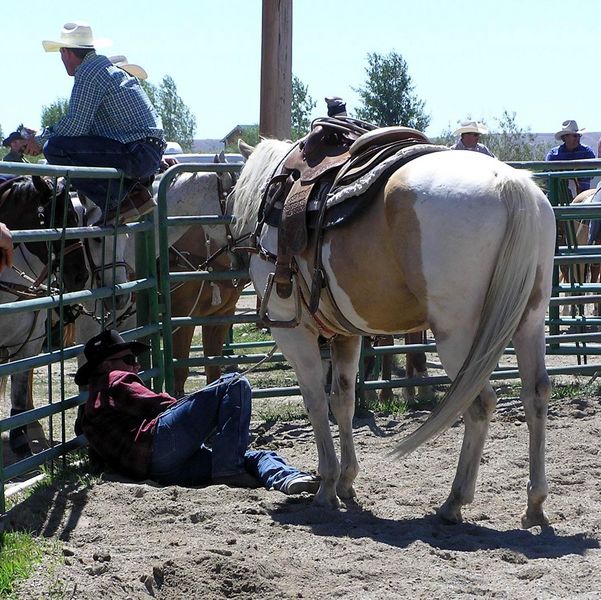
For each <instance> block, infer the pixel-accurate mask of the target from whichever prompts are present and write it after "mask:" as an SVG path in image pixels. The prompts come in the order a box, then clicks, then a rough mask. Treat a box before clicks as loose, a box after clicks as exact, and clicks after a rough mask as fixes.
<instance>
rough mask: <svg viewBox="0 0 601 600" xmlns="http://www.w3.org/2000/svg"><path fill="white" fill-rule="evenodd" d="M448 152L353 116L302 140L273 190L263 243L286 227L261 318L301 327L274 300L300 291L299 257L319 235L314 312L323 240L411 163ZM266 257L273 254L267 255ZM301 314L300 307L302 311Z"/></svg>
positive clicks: (326, 123)
mask: <svg viewBox="0 0 601 600" xmlns="http://www.w3.org/2000/svg"><path fill="white" fill-rule="evenodd" d="M441 150H447V148H445V147H444V146H435V145H432V144H430V143H429V140H428V138H427V137H426V136H425V135H424V134H423V133H421V132H420V131H418V130H416V129H411V128H409V127H381V128H377V127H376V126H375V125H372V124H370V123H366V122H364V121H360V120H358V119H352V118H350V117H342V118H341V117H336V118H322V119H316V120H315V121H313V123H312V127H311V131H310V133H309V134H308V135H307V136H306V137H304V138H303V139H301V140H300V141H299V142H298V143H296V144H295V145H294V146H293V147H292V149H291V150H290V152H289V153H288V154H287V155H286V157H285V158H284V160H283V161H282V162H281V163H280V166H279V167H278V169H277V171H276V173H275V174H274V175H273V176H272V178H271V180H270V181H269V183H268V184H267V187H266V188H265V191H264V194H263V198H262V208H261V211H260V214H259V221H258V224H257V230H256V231H255V240H256V241H257V245H258V244H259V239H260V233H261V230H262V228H263V227H264V226H265V225H270V226H273V227H277V228H278V248H277V256H276V257H275V272H274V274H273V276H272V277H270V280H269V281H268V284H267V288H266V291H265V294H264V297H263V300H262V306H261V310H260V313H261V317H262V318H263V320H264V321H265V322H266V323H267V324H269V325H271V326H274V327H295V326H296V325H297V324H298V316H297V318H296V319H293V320H291V321H271V320H270V319H268V318H267V317H266V315H267V303H268V300H269V296H270V294H271V291H272V287H273V285H274V284H275V288H276V293H277V294H278V296H279V297H280V298H288V297H290V295H291V293H292V289H293V285H292V275H293V272H294V271H295V269H294V257H295V256H298V255H300V254H302V253H303V252H304V251H305V250H306V249H307V246H308V243H309V232H313V233H314V235H313V247H312V252H313V255H314V261H313V265H314V266H313V275H312V281H311V285H310V293H309V296H310V298H308V299H306V301H305V303H306V304H307V306H308V308H309V311H310V313H311V314H315V312H316V311H317V308H318V306H319V298H320V295H321V290H322V289H323V288H324V287H325V285H326V281H325V277H324V275H323V269H322V267H321V239H322V237H323V234H324V232H325V231H327V230H328V229H331V228H333V227H336V226H339V225H341V224H343V223H348V222H349V220H350V219H352V218H354V217H355V216H357V215H358V214H359V212H360V211H361V209H363V208H364V207H366V206H368V205H369V203H370V202H371V201H372V200H373V199H374V197H375V196H376V195H377V193H378V191H379V190H380V188H381V186H382V185H383V183H384V182H385V181H386V180H387V178H388V176H389V175H390V174H391V173H392V172H393V171H395V170H397V169H398V168H400V167H401V166H402V165H403V164H405V163H407V162H409V161H410V160H412V159H414V158H417V157H418V156H422V155H424V154H429V153H431V152H437V151H441ZM262 250H263V254H264V255H268V256H271V257H272V259H273V258H274V257H273V255H271V254H270V253H269V252H267V251H264V249H262ZM297 311H300V306H297Z"/></svg>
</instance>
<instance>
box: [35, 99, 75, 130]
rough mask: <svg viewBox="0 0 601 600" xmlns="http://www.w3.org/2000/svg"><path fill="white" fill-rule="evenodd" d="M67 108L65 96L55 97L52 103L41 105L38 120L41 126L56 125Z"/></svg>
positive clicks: (67, 102) (67, 101)
mask: <svg viewBox="0 0 601 600" xmlns="http://www.w3.org/2000/svg"><path fill="white" fill-rule="evenodd" d="M68 110H69V100H68V99H67V98H57V99H56V100H55V101H54V102H53V103H52V104H49V105H48V106H43V107H42V116H41V119H40V122H41V123H42V127H52V125H56V124H57V123H58V122H59V121H60V120H61V119H62V118H63V117H64V116H65V115H66V114H67V111H68Z"/></svg>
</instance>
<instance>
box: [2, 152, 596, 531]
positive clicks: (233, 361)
mask: <svg viewBox="0 0 601 600" xmlns="http://www.w3.org/2000/svg"><path fill="white" fill-rule="evenodd" d="M585 162H586V163H587V164H586V165H583V164H582V163H585ZM4 165H7V166H6V167H5V166H4ZM4 165H3V166H2V171H3V172H4V171H6V172H8V171H9V170H10V172H13V173H15V174H25V173H27V174H40V175H46V176H50V177H53V178H57V177H65V178H66V179H67V182H69V181H70V179H72V178H73V177H74V176H77V177H107V178H112V179H118V178H120V177H121V174H120V173H119V172H118V171H116V170H114V169H83V168H76V167H72V168H65V167H53V166H43V167H42V166H35V165H13V164H9V163H5V164H4ZM514 166H516V167H517V168H529V169H531V170H533V171H535V172H536V173H535V175H534V177H535V178H536V180H537V181H538V182H540V183H541V185H542V186H543V187H545V188H546V189H547V190H548V194H549V197H550V200H551V203H552V204H553V206H554V207H555V211H556V217H557V220H558V222H564V223H566V225H567V228H568V232H569V234H568V235H567V236H566V243H565V244H562V245H558V247H557V251H556V257H555V264H556V267H557V268H556V270H555V271H556V274H555V279H554V285H553V299H552V301H551V303H550V308H549V319H548V326H549V335H548V336H547V339H546V343H547V352H548V353H549V354H555V355H563V356H566V357H568V356H575V357H576V359H575V360H576V361H577V364H568V360H566V362H565V364H563V365H561V366H560V367H554V368H552V369H549V372H550V373H551V374H552V375H558V374H564V375H572V374H573V375H587V376H588V375H590V376H595V375H596V374H597V373H598V371H599V370H600V369H601V363H600V362H597V361H595V362H594V364H591V363H590V362H589V358H590V359H593V358H594V357H595V356H597V355H599V354H601V333H598V332H596V331H595V330H594V329H595V328H596V327H597V326H598V325H601V318H597V317H595V316H589V315H588V314H586V311H585V310H584V307H585V305H587V304H590V303H591V302H598V301H599V300H600V299H601V284H591V283H585V282H578V281H577V279H576V277H575V269H574V268H572V267H574V266H575V265H576V264H578V263H580V262H583V261H586V262H591V261H595V260H598V261H599V262H600V263H601V251H599V249H598V248H597V247H596V246H579V245H578V243H577V240H576V237H575V235H573V233H574V232H573V231H571V233H570V229H573V228H574V220H576V219H582V218H584V219H589V218H595V217H598V218H601V204H600V205H599V208H596V207H594V206H592V207H591V206H587V207H586V208H584V207H569V206H567V205H568V204H569V196H568V188H567V184H566V180H567V179H570V178H573V177H574V176H576V175H577V176H587V177H588V176H591V177H598V176H601V161H571V162H569V163H515V164H514ZM239 169H240V166H238V165H227V164H226V165H215V164H214V165H192V164H186V165H183V164H182V165H176V166H175V167H172V168H171V169H169V170H168V171H167V172H166V173H165V174H164V175H163V177H162V179H161V182H160V184H159V190H158V210H157V214H156V222H155V219H154V218H153V217H154V216H150V217H146V218H145V219H144V220H143V221H142V222H140V223H136V224H130V225H127V226H120V227H118V228H103V227H76V228H63V227H61V228H57V229H49V230H43V231H18V232H14V237H15V240H19V241H34V240H40V239H45V240H54V239H78V238H79V239H86V238H92V237H103V238H106V239H107V243H113V244H115V243H116V236H118V235H123V234H125V233H127V234H131V235H134V236H135V240H136V244H135V257H136V264H135V270H136V276H135V279H133V280H132V281H128V282H127V283H123V284H119V285H114V286H102V287H98V288H94V289H86V290H82V291H80V292H68V293H64V294H61V295H60V296H45V297H42V298H39V299H35V300H31V301H20V302H8V303H6V304H1V305H0V315H2V314H4V313H13V312H14V313H15V314H18V313H22V312H24V311H32V310H40V311H45V312H46V313H48V312H49V311H52V310H54V309H55V308H57V307H61V306H72V305H75V304H79V303H82V302H86V301H91V300H94V301H102V300H108V301H110V302H112V306H113V308H114V307H115V306H116V299H117V297H118V296H120V295H123V294H129V293H132V292H135V293H136V303H137V326H136V327H135V328H132V329H131V330H128V331H126V332H124V333H123V335H124V337H125V339H127V340H131V339H140V338H146V339H147V341H149V342H150V344H151V347H152V353H151V357H150V360H149V361H148V362H147V363H146V364H144V371H143V372H142V377H143V378H144V379H145V380H148V381H150V382H151V385H152V386H153V388H154V389H157V390H160V389H165V390H166V391H168V392H171V393H173V387H174V368H175V367H176V366H188V367H198V366H200V367H206V366H208V365H220V366H233V365H245V366H246V365H249V366H252V365H254V364H256V363H257V362H258V361H259V360H266V362H267V363H272V364H275V363H285V359H284V357H283V355H282V354H281V353H280V352H275V353H274V354H273V355H272V356H270V357H269V358H267V352H268V350H270V349H272V348H273V341H272V340H264V341H255V342H238V343H235V342H234V341H233V340H230V341H229V342H228V343H227V345H226V348H225V354H224V356H209V357H201V356H197V355H198V354H199V353H200V352H202V350H203V348H202V346H193V347H192V348H191V356H190V358H189V359H185V360H184V359H181V358H180V359H176V358H174V356H173V338H172V335H173V330H174V328H176V327H180V326H195V327H196V326H200V325H205V324H218V323H224V322H226V323H228V324H230V325H231V326H232V328H235V327H237V326H239V325H243V324H249V323H251V324H252V323H256V322H257V321H258V315H257V313H256V311H255V310H251V311H249V312H247V313H246V314H240V313H237V314H236V315H234V316H233V317H230V318H229V319H226V318H224V317H182V316H175V317H172V314H171V299H170V294H169V289H170V284H172V283H176V282H183V281H189V280H192V279H194V280H199V281H219V280H223V279H239V278H242V277H244V276H246V275H247V273H246V272H243V271H227V272H218V271H196V272H170V271H169V260H168V227H171V226H176V225H180V226H181V225H192V226H193V224H199V225H202V224H205V225H207V224H208V225H217V224H224V223H231V222H233V220H232V218H231V217H223V216H220V215H215V216H212V217H173V216H171V217H169V216H168V215H167V190H168V187H169V185H170V183H171V182H172V181H173V180H174V178H175V177H177V176H178V175H179V174H181V173H183V172H197V171H217V172H226V171H227V172H236V171H238V170H239ZM155 229H156V231H157V232H158V252H157V248H155ZM156 256H158V257H159V258H158V265H157V260H156V259H155V257H156ZM559 265H568V267H570V272H571V276H570V279H569V280H568V281H567V282H564V283H560V282H559ZM157 269H158V270H157ZM560 294H562V296H561V297H560ZM587 294H589V295H587ZM248 295H252V292H248V293H247V292H245V293H244V296H245V297H246V296H248ZM561 305H568V306H570V307H572V314H571V315H570V316H561V315H560V310H559V309H560V306H561ZM103 324H104V323H101V325H103ZM62 327H63V323H62V317H61V329H62ZM568 328H569V329H568ZM82 350H83V345H82V344H78V345H74V346H71V347H63V346H62V345H61V346H60V347H59V348H58V349H53V350H48V351H43V352H42V353H40V354H39V355H37V356H35V357H30V358H26V359H22V360H19V361H14V362H12V363H7V364H0V376H5V375H10V374H12V373H14V372H17V371H18V370H25V369H30V368H39V367H42V366H46V367H47V368H48V374H47V403H46V405H44V406H38V407H37V408H34V409H32V410H29V411H27V412H25V413H22V414H19V415H16V416H13V417H7V418H2V419H1V420H0V433H6V432H8V431H10V430H11V429H14V428H16V427H19V426H22V425H25V424H29V423H32V422H34V421H36V420H38V419H48V420H49V423H50V425H49V427H48V429H49V431H50V434H49V437H50V442H51V445H50V447H49V448H47V449H44V450H42V451H41V452H39V453H38V454H35V455H33V456H31V457H29V458H26V459H24V460H21V461H18V462H15V463H13V464H10V465H6V466H3V465H4V461H3V456H2V444H0V534H1V531H2V523H3V520H2V516H3V515H4V514H5V512H6V495H5V487H6V486H7V484H8V482H9V481H11V480H14V479H16V478H19V477H23V476H24V475H26V474H27V473H29V472H31V471H32V470H34V469H38V468H40V467H41V466H43V465H45V464H47V463H49V464H50V469H52V464H53V462H52V461H55V460H56V459H58V458H61V459H62V460H63V461H64V460H65V456H66V455H67V454H68V453H70V452H72V451H73V450H75V449H77V448H80V447H81V446H82V445H84V444H85V440H84V439H83V436H79V437H75V436H73V435H72V434H70V431H69V426H68V424H67V423H68V419H66V416H68V415H73V413H74V412H75V410H76V409H77V407H78V406H79V405H81V404H82V403H83V402H85V400H86V399H87V395H86V393H81V394H80V393H79V392H78V391H77V390H73V386H72V385H67V383H68V381H69V373H68V371H69V369H71V370H74V369H75V367H74V366H72V363H69V361H72V359H74V358H75V357H77V356H78V355H79V354H81V352H82ZM414 352H426V353H428V354H429V355H433V354H435V352H436V345H435V343H434V342H433V341H432V340H428V341H427V343H425V344H418V345H414V344H411V345H407V344H398V343H396V342H395V344H394V345H390V346H381V347H375V348H373V349H365V348H364V349H363V350H362V355H361V361H360V366H359V377H358V380H357V398H358V402H359V406H364V405H365V400H366V395H367V392H370V391H373V390H382V389H398V388H404V387H408V386H418V385H445V384H447V383H448V382H449V380H448V378H447V377H446V375H444V372H442V371H441V373H442V374H440V375H433V376H431V377H428V378H426V379H421V378H406V377H400V376H395V377H392V378H391V379H387V380H382V379H376V380H373V381H366V380H365V369H364V360H365V358H367V357H375V358H377V359H382V358H384V357H386V356H390V357H392V356H394V355H398V354H407V353H414ZM235 353H236V354H235ZM506 354H507V355H508V356H511V355H512V354H514V352H513V349H512V348H511V347H510V348H508V349H507V352H506ZM322 356H323V357H324V359H326V358H328V357H329V353H328V351H327V349H323V350H322ZM435 366H436V365H433V363H432V361H430V363H429V367H430V368H431V369H432V368H434V370H436V369H435ZM54 369H58V372H59V376H58V378H57V377H56V376H55V374H54ZM516 377H518V372H517V369H516V368H514V367H513V366H511V365H499V367H498V369H496V370H495V371H494V372H493V374H492V376H491V379H493V380H504V379H511V378H516ZM53 379H58V382H59V384H60V385H59V386H58V390H55V389H54V388H53V385H52V382H53ZM299 394H300V390H299V388H298V385H290V386H286V387H283V386H282V387H262V386H260V385H259V386H255V389H254V391H253V396H254V397H255V398H273V397H283V396H298V395H299ZM38 403H39V400H38ZM57 415H58V416H59V417H60V418H61V427H60V432H59V434H57V435H55V434H54V432H53V430H52V419H53V417H56V416H57Z"/></svg>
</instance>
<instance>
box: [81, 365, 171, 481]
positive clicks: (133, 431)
mask: <svg viewBox="0 0 601 600" xmlns="http://www.w3.org/2000/svg"><path fill="white" fill-rule="evenodd" d="M89 391H90V397H89V398H88V401H87V402H86V404H85V406H84V410H83V415H82V419H81V426H82V429H83V432H84V433H85V434H86V437H87V438H88V442H89V444H90V448H91V449H92V450H93V451H95V452H96V453H97V454H99V455H100V457H101V458H102V459H103V460H104V461H105V462H106V463H107V464H108V466H109V467H111V468H112V469H115V470H116V471H119V472H120V473H124V474H126V475H128V476H130V477H134V478H136V479H144V478H145V477H146V476H147V475H148V469H149V466H150V459H151V454H152V435H153V433H154V430H155V426H156V422H157V418H158V416H159V415H160V414H161V413H162V412H164V411H165V410H167V409H168V408H169V407H170V406H172V405H173V404H175V403H176V402H177V401H176V400H175V399H174V398H172V397H171V396H170V395H169V394H166V393H164V392H162V393H160V394H157V393H155V392H153V391H152V390H149V389H148V388H147V387H146V386H145V385H144V383H143V382H142V380H141V379H140V378H139V377H138V376H137V375H136V374H135V373H128V372H127V371H111V372H110V373H107V374H104V375H102V376H100V377H97V378H95V379H92V380H91V381H90V386H89Z"/></svg>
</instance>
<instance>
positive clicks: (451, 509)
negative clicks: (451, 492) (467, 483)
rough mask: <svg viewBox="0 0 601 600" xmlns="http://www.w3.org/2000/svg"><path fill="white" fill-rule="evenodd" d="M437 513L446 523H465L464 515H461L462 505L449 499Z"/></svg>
mask: <svg viewBox="0 0 601 600" xmlns="http://www.w3.org/2000/svg"><path fill="white" fill-rule="evenodd" d="M436 514H437V515H438V517H439V518H440V519H442V520H443V521H444V522H445V523H449V524H451V525H457V524H458V523H463V516H462V515H461V506H460V505H459V504H454V503H452V502H450V501H449V500H447V501H446V502H445V503H444V504H443V505H442V506H441V507H440V508H439V509H438V510H437V511H436Z"/></svg>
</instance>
